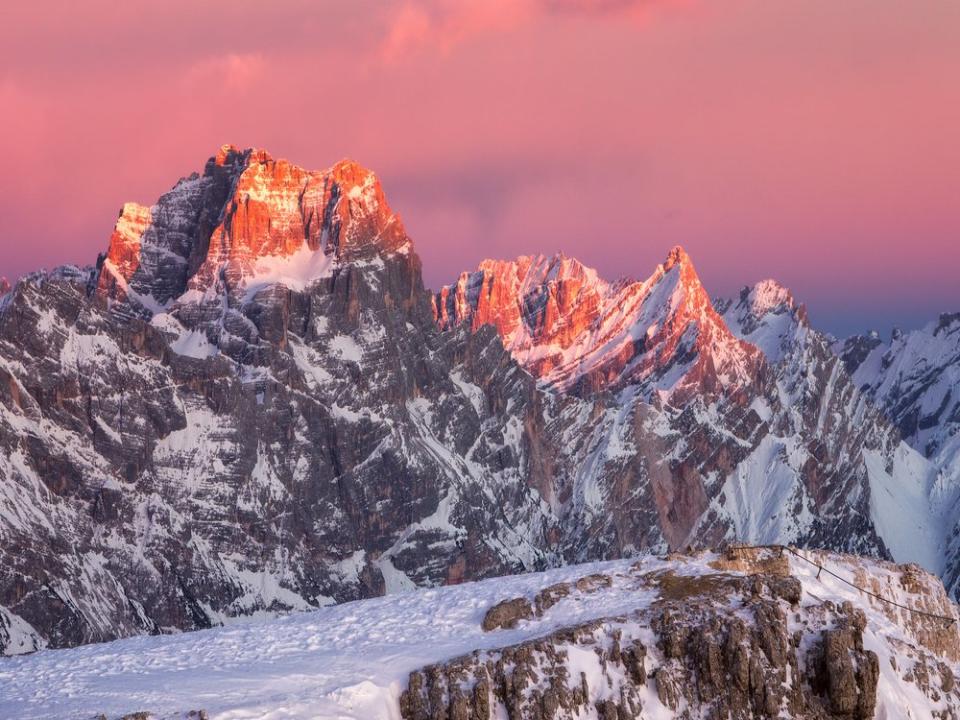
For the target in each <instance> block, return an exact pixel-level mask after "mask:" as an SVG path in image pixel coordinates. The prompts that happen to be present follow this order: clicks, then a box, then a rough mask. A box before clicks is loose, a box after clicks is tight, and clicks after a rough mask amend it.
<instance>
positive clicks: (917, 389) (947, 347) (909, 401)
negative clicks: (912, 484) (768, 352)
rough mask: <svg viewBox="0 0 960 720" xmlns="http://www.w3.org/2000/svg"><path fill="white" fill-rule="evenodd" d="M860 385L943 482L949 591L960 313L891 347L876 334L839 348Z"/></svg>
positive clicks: (957, 521)
mask: <svg viewBox="0 0 960 720" xmlns="http://www.w3.org/2000/svg"><path fill="white" fill-rule="evenodd" d="M835 350H836V351H837V353H838V354H839V355H840V356H841V357H842V358H843V361H844V363H845V364H846V367H847V369H848V370H849V372H850V373H851V374H852V376H853V380H854V382H855V383H856V384H857V385H858V386H859V387H860V388H862V390H863V392H864V393H866V394H867V395H868V396H869V397H871V398H872V399H873V401H874V402H875V403H876V404H877V405H878V406H879V407H880V408H882V409H883V411H884V412H885V413H886V414H887V415H888V416H889V417H890V419H891V420H892V422H893V423H894V424H895V425H896V426H897V427H898V428H899V430H900V432H901V434H902V435H903V438H904V440H906V442H907V443H909V444H910V445H911V446H912V447H913V448H915V449H916V450H917V452H919V453H921V454H922V455H924V456H925V457H927V458H928V459H929V460H930V462H931V463H932V464H933V465H934V466H935V467H936V468H937V469H938V471H939V473H940V478H939V480H938V482H937V484H936V486H935V487H934V488H933V495H934V497H935V498H936V502H937V504H938V505H939V506H940V507H942V508H943V509H944V510H943V512H944V513H945V514H946V516H947V517H948V518H949V521H950V522H949V523H948V531H949V536H948V538H949V546H948V548H947V550H946V560H945V563H946V565H947V566H948V567H947V568H946V578H945V579H946V582H947V585H948V587H950V588H956V587H958V585H960V504H958V503H960V313H955V314H944V315H941V316H940V318H939V319H938V320H936V321H934V322H931V323H929V324H927V325H926V326H925V327H923V328H921V329H919V330H914V331H912V332H908V333H903V332H900V331H895V332H894V333H893V335H892V336H891V338H890V339H889V341H882V340H881V339H880V337H879V336H878V335H877V334H875V333H873V334H869V335H863V336H854V337H851V338H848V339H847V340H845V341H843V342H842V343H837V344H836V346H835Z"/></svg>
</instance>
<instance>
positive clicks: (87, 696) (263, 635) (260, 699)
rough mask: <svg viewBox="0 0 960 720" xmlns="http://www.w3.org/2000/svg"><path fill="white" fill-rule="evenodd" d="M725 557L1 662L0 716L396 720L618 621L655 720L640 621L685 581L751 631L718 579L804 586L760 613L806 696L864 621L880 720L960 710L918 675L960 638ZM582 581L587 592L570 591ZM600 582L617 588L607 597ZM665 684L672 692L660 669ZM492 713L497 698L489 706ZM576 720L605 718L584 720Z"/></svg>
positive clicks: (663, 660) (957, 648)
mask: <svg viewBox="0 0 960 720" xmlns="http://www.w3.org/2000/svg"><path fill="white" fill-rule="evenodd" d="M731 557H733V558H737V559H736V560H735V561H732V562H731V561H730V560H727V559H725V557H724V556H721V555H714V554H709V553H707V554H700V555H695V556H671V557H670V558H653V557H647V558H644V559H642V560H640V561H639V562H635V563H634V562H629V561H616V562H607V563H593V564H590V565H581V566H572V567H567V568H563V569H558V570H551V571H548V572H543V573H534V574H529V575H519V576H514V577H508V578H495V579H491V580H486V581H481V582H477V583H467V584H463V585H459V586H451V587H445V588H438V589H433V590H419V591H416V592H410V593H402V594H397V595H392V596H389V597H385V598H378V599H373V600H366V601H360V602H355V603H347V604H343V605H339V606H336V607H330V608H323V609H320V610H316V611H313V612H309V613H302V614H295V615H291V616H289V617H286V618H281V619H276V620H271V621H268V622H250V623H244V624H236V625H231V626H229V627H225V628H219V629H214V630H205V631H199V632H195V633H189V634H184V635H175V636H163V637H141V638H133V639H129V640H121V641H116V642H111V643H105V644H99V645H89V646H85V647H81V648H75V649H71V650H57V651H43V652H40V653H36V654H34V655H30V656H24V657H18V658H7V659H3V660H0V716H2V717H4V718H10V719H11V720H12V719H13V718H17V719H18V720H28V719H30V720H62V719H63V718H68V717H69V718H77V719H78V720H79V719H86V718H93V717H94V716H96V715H98V714H99V713H104V714H105V715H106V717H107V718H109V720H115V718H118V717H119V716H120V715H122V714H125V713H130V712H133V711H150V712H152V713H153V717H156V718H171V719H172V718H178V719H179V718H183V717H186V713H187V712H188V711H191V710H199V709H204V710H206V711H207V712H208V713H209V716H210V717H211V718H212V719H213V720H253V719H254V718H257V719H259V720H280V719H285V720H294V719H303V720H306V719H308V718H309V719H310V720H323V719H330V720H332V719H334V718H336V719H337V720H348V719H353V720H397V719H398V718H400V705H399V702H400V697H401V694H402V692H403V691H404V690H405V689H406V687H407V681H408V676H409V674H410V673H411V672H412V671H416V670H419V669H420V668H423V667H424V666H426V665H429V664H433V663H441V662H445V661H447V660H450V659H452V658H454V657H457V656H461V655H464V654H465V653H470V652H473V651H484V650H491V651H492V650H495V649H497V648H504V647H508V646H512V645H517V644H518V643H523V642H525V641H528V640H531V639H535V638H543V637H546V636H549V635H550V634H551V633H552V632H554V631H556V630H558V629H562V628H573V627H578V626H582V625H584V624H585V623H589V622H590V621H593V620H595V619H614V618H620V619H621V620H619V621H617V622H618V623H619V624H618V625H617V627H619V628H620V629H621V632H622V633H623V636H622V638H623V639H622V642H623V646H624V648H626V647H627V642H628V641H627V637H633V636H636V637H637V638H640V639H642V641H643V643H644V645H645V647H646V651H645V652H646V655H645V659H644V660H643V665H644V667H645V671H646V675H647V680H646V682H645V684H644V686H643V687H644V688H646V689H645V690H644V689H641V691H640V695H641V697H642V702H643V705H644V708H643V711H642V712H641V713H640V714H638V715H637V716H636V717H638V718H644V719H647V720H662V719H665V718H672V717H675V713H674V712H673V711H671V710H670V709H669V707H667V706H666V705H664V703H663V702H662V700H661V698H662V697H663V695H662V693H661V692H660V691H658V685H657V683H658V680H657V677H658V670H657V668H658V667H666V666H668V665H670V666H671V667H673V665H671V663H673V662H675V661H671V660H668V658H667V657H666V656H665V655H664V646H661V645H660V644H659V643H660V642H663V641H664V640H663V637H662V633H663V632H664V631H663V630H662V629H659V630H657V633H660V634H661V636H660V639H659V640H658V635H657V634H655V632H654V629H652V628H651V627H650V626H648V625H645V622H646V621H644V620H643V619H642V618H644V617H646V615H645V613H648V612H654V617H656V612H655V608H656V607H657V604H658V603H663V602H666V600H665V599H664V598H666V597H667V596H666V595H663V593H667V592H669V593H675V592H676V591H675V590H674V589H673V588H675V587H677V583H678V582H680V581H677V580H671V582H670V583H668V584H664V583H665V581H664V580H663V578H665V577H666V578H667V579H668V580H670V579H671V578H689V579H691V582H693V580H694V579H696V578H707V581H705V582H702V583H699V584H697V583H696V582H693V585H694V589H693V590H692V591H690V592H693V593H694V595H691V596H690V600H691V601H692V600H696V602H706V603H707V606H708V608H710V607H712V611H716V612H718V613H720V614H721V616H726V617H728V618H730V619H731V620H732V619H733V618H734V617H736V616H740V617H742V618H744V619H745V620H746V621H747V623H748V625H749V624H750V622H752V621H751V620H750V618H751V613H753V612H756V610H755V609H751V608H754V607H755V606H754V605H751V604H750V603H751V602H753V601H751V600H750V599H749V593H748V594H747V595H746V596H741V595H739V594H737V593H736V592H735V593H734V594H733V595H729V596H727V595H716V596H714V594H713V592H714V591H713V590H709V591H707V590H697V589H696V588H697V587H703V588H708V587H710V584H709V579H710V578H715V579H717V580H719V581H722V582H726V580H724V578H736V577H739V576H745V575H747V574H751V573H760V574H759V575H757V576H756V577H758V578H761V579H764V578H766V579H764V580H762V581H763V582H767V583H773V582H779V581H777V580H776V578H777V577H780V576H782V575H791V576H793V577H795V578H797V579H798V580H799V582H800V585H799V586H798V587H799V588H800V596H799V597H800V602H799V605H797V606H794V607H793V608H792V609H791V606H790V604H789V603H790V600H789V598H788V599H787V600H784V599H782V598H781V599H778V598H780V597H781V596H780V595H778V594H777V593H776V592H775V593H774V594H773V595H771V596H770V600H769V601H766V600H764V601H762V602H766V603H767V605H765V606H764V607H780V608H781V610H780V611H777V612H784V613H785V614H784V618H785V619H786V622H788V623H789V631H790V632H794V631H797V632H799V633H800V634H801V635H802V637H803V640H802V644H801V646H800V655H799V657H800V658H801V665H800V670H801V673H802V678H801V679H798V678H794V679H793V682H794V683H796V682H808V681H809V679H810V677H811V676H812V670H810V669H809V668H808V667H806V666H805V665H803V658H804V657H809V656H808V655H804V653H807V652H808V651H809V650H810V644H811V643H814V644H815V643H816V642H818V638H820V633H821V632H822V630H828V629H830V628H834V627H843V623H844V622H846V620H845V618H849V617H853V616H851V615H849V612H851V611H852V610H856V609H860V610H863V611H864V612H865V620H866V624H865V629H864V631H863V647H864V649H865V650H866V651H872V652H874V653H876V656H877V658H878V659H879V664H878V670H879V676H878V680H877V688H876V703H877V705H876V712H877V714H876V717H886V718H901V717H908V715H909V717H911V718H914V719H915V720H921V719H922V718H931V719H932V718H934V715H933V713H934V712H947V713H949V712H952V711H956V710H957V709H958V708H960V695H958V691H957V689H956V688H955V687H954V688H952V689H950V690H946V689H943V688H941V687H940V682H941V681H940V678H939V675H937V677H936V678H929V679H928V678H927V677H926V675H922V674H920V673H919V671H917V672H914V670H913V668H915V667H917V666H918V665H920V664H922V665H924V667H929V668H931V669H932V671H933V672H936V673H940V672H946V671H948V672H950V673H953V674H954V675H955V674H956V673H957V672H958V671H960V663H958V661H960V636H958V630H957V628H956V626H955V625H954V626H947V625H945V624H943V623H941V624H940V626H935V623H934V621H930V622H927V621H926V620H925V619H924V618H922V617H919V616H912V615H911V614H909V613H907V612H906V611H902V610H900V609H898V608H894V607H893V606H887V605H884V604H883V603H879V602H878V601H875V600H873V599H871V598H869V597H868V596H865V595H863V594H861V593H859V592H857V591H856V590H853V589H852V588H851V587H849V586H848V585H846V584H844V583H842V582H840V581H838V580H836V579H834V578H832V577H830V576H829V575H827V574H826V573H824V574H822V575H821V576H820V577H819V578H818V577H817V568H816V567H814V566H813V565H809V564H807V563H805V562H803V561H802V560H799V559H797V558H792V559H784V560H780V559H779V558H776V557H775V553H774V552H769V553H766V554H751V555H746V556H743V557H744V559H743V560H741V559H739V558H740V556H739V555H736V554H735V555H732V556H731ZM791 557H792V556H790V555H787V556H786V558H791ZM809 557H810V558H811V559H812V560H814V561H815V562H819V563H822V564H824V565H825V566H826V567H828V568H829V569H831V570H832V571H834V572H836V573H838V574H840V575H842V576H843V577H846V578H849V579H850V580H851V581H854V582H856V583H860V584H866V585H867V586H868V587H870V588H872V589H873V590H875V591H877V592H879V593H880V594H883V595H885V596H887V597H889V598H891V599H895V600H897V601H898V602H901V603H903V604H907V605H909V606H911V607H917V608H922V609H924V610H926V611H929V612H938V613H941V614H943V613H946V614H950V615H951V616H956V614H957V611H958V609H957V607H956V606H955V605H954V604H953V603H951V602H950V601H949V600H947V598H946V596H945V594H944V593H943V589H942V586H939V583H938V582H937V581H936V579H934V578H932V577H930V576H927V575H925V574H923V573H921V572H919V571H917V570H915V569H911V568H905V567H899V566H893V565H889V564H885V563H877V562H870V561H864V560H861V559H857V558H853V557H849V556H838V555H830V554H811V555H809ZM781 563H782V565H781ZM580 578H586V581H582V582H581V584H580V585H578V586H574V585H573V583H575V581H577V580H578V579H580ZM595 578H599V580H597V579H595ZM603 578H609V586H606V584H605V583H606V582H607V581H606V580H604V579H603ZM559 583H563V584H567V585H568V587H569V588H570V590H569V594H568V595H566V596H563V597H560V598H559V599H558V600H557V601H556V604H554V605H553V606H552V607H549V608H548V609H546V610H545V611H544V612H543V613H542V614H541V615H540V616H535V617H533V618H531V619H528V620H521V621H520V622H519V624H518V625H517V626H516V627H515V628H514V629H504V630H494V631H491V632H484V631H483V629H482V628H481V622H482V620H483V618H484V615H485V614H486V612H487V611H488V609H489V608H490V607H492V606H493V605H494V604H496V603H497V602H500V601H503V600H508V599H512V598H517V597H523V598H527V599H529V600H531V601H532V600H533V599H534V598H535V596H537V595H538V593H540V592H541V591H542V590H543V589H544V588H547V587H551V586H556V585H557V584H559ZM680 584H681V585H682V584H683V583H682V582H681V583H680ZM771 587H773V585H771ZM701 592H703V593H705V594H704V595H702V596H701V595H699V594H698V593H701ZM763 592H767V591H763ZM763 592H762V593H761V594H763ZM777 592H781V591H777ZM791 592H793V591H789V590H788V593H787V595H789V594H790V593H791ZM787 595H785V596H783V597H787ZM688 602H689V601H688ZM771 602H772V603H773V605H770V604H769V603H771ZM829 603H833V604H834V605H829ZM844 603H851V604H852V610H851V611H847V610H844V609H842V608H841V607H840V606H842V605H843V604H844ZM693 604H696V603H693ZM711 604H712V605H711ZM831 608H833V609H831ZM765 612H768V611H765ZM631 618H637V619H636V620H632V619H631ZM932 623H933V624H932ZM785 627H786V626H785ZM603 632H605V631H604V630H603V628H602V627H601V630H600V633H601V634H600V635H597V636H596V641H595V642H594V641H590V640H589V639H588V640H587V644H586V646H582V649H579V648H577V649H574V647H573V646H570V647H569V648H568V647H567V646H566V645H564V644H562V643H561V644H559V645H558V646H557V648H558V650H560V651H561V652H566V653H569V659H568V662H569V663H570V669H571V670H574V668H576V670H575V671H574V672H573V673H572V676H571V677H572V679H571V681H570V682H571V686H574V685H577V684H579V683H580V678H579V671H581V670H582V671H583V672H585V673H586V678H587V682H588V684H591V693H592V694H591V697H594V698H595V699H597V700H600V699H603V698H604V697H608V692H609V691H608V690H606V689H605V688H606V682H605V680H604V678H605V677H606V676H605V675H603V674H602V672H601V665H600V662H601V654H602V653H601V650H602V649H603V648H608V647H609V641H610V637H608V636H605V635H603ZM594 650H596V652H594ZM774 669H775V668H774ZM728 670H729V669H725V670H724V671H728ZM610 672H611V673H612V672H613V671H612V670H611V671H610ZM661 673H662V674H661V676H660V677H661V680H660V682H661V683H663V682H665V681H666V678H667V671H666V670H663V671H661ZM614 675H615V673H614ZM611 677H613V675H611ZM943 682H944V683H946V680H944V681H943ZM944 687H946V685H944ZM931 688H932V689H931ZM496 702H497V699H496V697H494V698H493V704H494V706H495V705H496ZM951 708H952V710H951ZM493 716H496V717H500V715H492V717H493ZM555 717H561V715H557V716H555ZM563 717H565V716H563ZM578 717H583V718H596V717H600V716H599V715H597V714H595V712H589V713H587V714H585V715H580V716H578ZM694 717H699V715H696V714H695V715H694ZM797 717H804V718H805V717H807V715H798V716H797Z"/></svg>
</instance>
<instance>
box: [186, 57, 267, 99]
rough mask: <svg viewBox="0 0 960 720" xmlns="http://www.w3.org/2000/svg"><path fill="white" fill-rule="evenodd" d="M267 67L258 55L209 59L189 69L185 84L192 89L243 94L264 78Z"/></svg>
mask: <svg viewBox="0 0 960 720" xmlns="http://www.w3.org/2000/svg"><path fill="white" fill-rule="evenodd" d="M265 65H266V63H265V61H264V59H263V56H262V55H260V54H258V53H248V54H236V53H229V54H226V55H221V56H216V57H208V58H204V59H202V60H200V61H199V62H196V63H194V64H193V65H191V66H190V67H189V68H188V69H187V72H186V75H185V82H186V84H187V85H188V86H191V87H193V86H197V85H199V86H204V87H207V88H210V87H220V88H223V89H225V90H230V91H232V92H241V91H244V90H247V89H249V88H250V86H251V85H253V84H255V83H256V82H258V81H259V80H260V79H261V78H263V77H264V75H265Z"/></svg>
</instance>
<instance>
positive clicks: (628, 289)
mask: <svg viewBox="0 0 960 720" xmlns="http://www.w3.org/2000/svg"><path fill="white" fill-rule="evenodd" d="M665 250H666V248H665ZM451 280H453V282H452V284H450V285H448V286H446V287H443V288H441V289H440V290H439V291H438V292H436V293H432V292H430V291H429V290H427V289H425V288H424V286H423V281H422V278H421V264H420V259H419V258H418V256H417V254H416V252H415V251H414V248H413V244H412V242H411V240H410V238H409V237H408V236H407V234H406V232H405V230H404V227H403V224H402V223H401V221H400V218H399V216H398V215H396V214H395V213H394V212H393V211H392V210H391V208H390V207H389V205H388V204H387V200H386V198H385V196H384V193H383V191H382V189H381V186H380V183H379V181H378V180H377V178H376V177H375V176H374V175H373V174H372V173H371V172H369V171H368V170H365V169H364V168H362V167H360V166H359V165H357V164H356V163H353V162H351V161H342V162H340V163H338V164H336V165H334V166H333V167H332V168H330V169H328V170H323V171H319V172H313V171H308V170H305V169H303V168H300V167H298V166H296V165H293V164H291V163H289V162H287V161H285V160H274V159H273V158H272V157H271V156H270V155H269V154H268V153H266V152H265V151H263V150H239V149H237V148H234V147H232V146H224V147H223V148H222V149H221V150H220V151H219V152H218V153H217V154H216V156H215V157H213V158H211V159H210V160H209V161H208V162H207V163H206V166H205V168H204V170H203V172H202V173H200V174H193V175H191V176H189V177H186V178H184V179H182V180H180V181H179V182H178V183H177V184H176V186H175V187H174V188H173V189H172V190H170V191H169V192H168V193H167V194H165V195H164V196H163V197H161V198H160V199H159V200H158V201H157V203H156V204H155V205H154V206H152V207H144V206H140V205H136V204H127V205H124V206H123V209H122V211H121V213H120V216H119V219H118V220H117V223H116V227H115V229H114V232H113V235H112V236H111V238H110V240H109V247H108V249H107V252H106V253H105V254H104V255H102V256H101V257H100V258H99V259H98V261H97V263H96V265H95V266H94V267H88V268H78V267H63V268H60V269H57V270H54V271H52V272H41V273H36V274H33V275H30V276H27V277H24V278H21V279H20V280H19V281H17V282H16V283H15V284H14V285H13V287H9V286H7V285H5V284H4V285H3V286H2V287H0V292H2V293H3V294H2V297H0V654H8V655H9V654H19V653H25V652H30V651H33V650H38V649H41V648H45V647H51V648H54V647H67V646H74V645H80V644H84V643H90V642H97V641H103V640H110V639H115V638H120V637H126V636H133V635H143V634H157V633H166V632H173V631H178V630H195V629H200V628H208V627H211V626H216V625H222V624H227V623H230V622H231V621H232V620H234V619H238V618H241V617H243V616H262V615H275V614H279V613H283V612H287V611H291V610H306V609H311V608H316V607H319V606H324V605H330V604H334V603H340V602H344V601H349V600H357V599H362V598H368V597H374V596H379V595H384V594H392V593H397V592H399V591H404V590H409V589H413V588H415V587H433V586H439V585H449V584H458V583H461V582H463V581H467V580H474V579H480V578H486V577H492V576H502V575H512V574H517V573H521V572H525V571H543V570H548V569H551V568H556V567H559V566H565V565H571V564H575V563H584V562H590V561H597V560H613V559H618V558H628V557H633V556H637V555H643V554H647V553H658V554H662V553H666V552H669V551H672V550H677V549H683V548H687V547H688V546H694V547H718V546H722V545H724V544H729V543H732V542H735V541H739V542H748V543H753V544H771V543H778V544H791V545H795V546H800V547H811V548H822V549H826V550H830V551H834V552H843V553H851V554H857V555H867V556H873V557H876V558H880V559H884V560H893V561H896V562H900V563H904V562H915V563H918V564H919V565H921V566H923V567H924V568H925V569H927V570H928V571H930V572H932V573H934V574H936V575H939V576H941V577H942V578H943V579H944V582H945V583H946V586H947V589H948V591H949V592H950V593H951V594H952V595H954V596H956V595H957V593H958V591H960V508H958V498H960V315H944V316H942V317H941V318H939V319H938V320H935V321H934V322H932V323H931V324H930V325H929V326H927V327H926V328H924V329H922V330H918V331H915V332H911V333H906V334H903V333H900V334H895V336H894V337H893V338H892V339H891V340H890V342H883V341H882V340H881V339H880V338H879V337H877V336H872V335H865V336H863V337H856V338H850V339H848V340H845V341H837V340H836V339H834V338H831V337H829V336H827V335H826V334H824V333H821V332H818V331H817V330H816V329H815V328H813V327H812V326H811V324H810V322H809V321H808V318H807V315H806V312H805V310H804V307H803V306H802V305H801V304H799V303H798V302H797V301H796V300H794V298H793V297H792V296H791V294H790V292H789V291H788V290H786V289H785V288H783V287H781V286H779V285H778V284H777V283H775V282H773V281H764V282H761V283H758V284H757V285H755V286H753V287H749V288H745V289H744V290H743V291H742V293H741V294H740V295H739V296H738V297H735V298H732V299H724V300H712V299H711V298H710V297H709V296H708V294H707V292H706V291H705V289H704V287H703V286H702V285H701V282H700V280H699V278H698V275H697V272H696V269H695V268H694V264H693V262H692V261H691V259H690V257H688V256H687V254H686V253H685V252H684V250H683V249H682V248H679V247H676V248H673V249H672V250H669V252H668V253H667V254H666V258H665V260H664V262H663V263H662V264H661V265H659V266H658V267H656V268H654V269H653V272H652V274H651V275H650V276H649V277H648V278H646V279H644V280H628V279H623V280H618V281H615V282H611V281H608V280H605V279H603V278H601V277H599V276H598V275H597V273H596V272H595V271H594V270H592V269H590V268H588V267H585V266H583V265H582V264H580V263H579V262H577V261H576V260H574V259H572V258H568V257H565V256H563V255H557V256H552V257H548V256H536V257H520V258H517V259H515V260H505V261H500V260H487V261H484V262H483V263H481V265H480V266H479V268H477V269H476V270H475V271H472V272H465V273H463V274H462V275H461V276H460V277H459V278H451Z"/></svg>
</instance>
